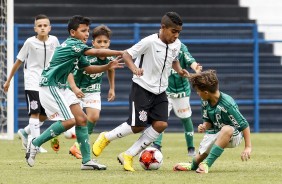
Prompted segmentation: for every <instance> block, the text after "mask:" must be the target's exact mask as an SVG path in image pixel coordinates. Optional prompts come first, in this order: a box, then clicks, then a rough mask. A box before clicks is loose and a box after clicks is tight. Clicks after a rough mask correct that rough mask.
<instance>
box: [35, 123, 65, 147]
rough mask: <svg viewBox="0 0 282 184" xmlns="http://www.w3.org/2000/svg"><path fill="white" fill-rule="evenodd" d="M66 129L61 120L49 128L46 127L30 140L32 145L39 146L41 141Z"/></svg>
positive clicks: (47, 139)
mask: <svg viewBox="0 0 282 184" xmlns="http://www.w3.org/2000/svg"><path fill="white" fill-rule="evenodd" d="M65 131H66V129H65V127H64V126H63V124H62V122H61V121H57V122H55V123H53V124H52V125H51V126H50V127H49V128H47V129H46V130H45V131H44V132H43V133H42V134H41V135H40V136H39V137H37V138H36V139H34V140H33V141H32V144H33V145H34V146H41V145H42V144H43V143H45V142H47V141H49V140H51V139H52V138H54V137H57V136H58V135H60V134H61V133H63V132H65Z"/></svg>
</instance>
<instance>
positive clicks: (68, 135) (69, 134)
mask: <svg viewBox="0 0 282 184" xmlns="http://www.w3.org/2000/svg"><path fill="white" fill-rule="evenodd" d="M64 136H65V138H67V139H76V134H75V127H72V128H71V129H68V130H67V131H65V132H64Z"/></svg>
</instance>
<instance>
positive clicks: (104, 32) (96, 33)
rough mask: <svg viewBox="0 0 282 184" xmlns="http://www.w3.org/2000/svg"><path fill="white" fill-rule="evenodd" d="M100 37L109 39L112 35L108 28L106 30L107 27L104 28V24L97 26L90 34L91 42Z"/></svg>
mask: <svg viewBox="0 0 282 184" xmlns="http://www.w3.org/2000/svg"><path fill="white" fill-rule="evenodd" d="M100 35H104V36H106V37H108V38H109V39H110V37H111V35H112V31H111V29H110V28H108V27H107V26H105V25H104V24H101V25H100V26H97V27H95V28H94V29H93V32H92V38H93V40H94V39H95V38H96V37H97V36H100Z"/></svg>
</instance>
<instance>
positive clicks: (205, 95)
mask: <svg viewBox="0 0 282 184" xmlns="http://www.w3.org/2000/svg"><path fill="white" fill-rule="evenodd" d="M195 90H196V91H197V94H198V95H199V96H200V97H201V99H202V100H208V99H209V92H208V91H201V90H199V89H198V88H197V87H196V88H195Z"/></svg>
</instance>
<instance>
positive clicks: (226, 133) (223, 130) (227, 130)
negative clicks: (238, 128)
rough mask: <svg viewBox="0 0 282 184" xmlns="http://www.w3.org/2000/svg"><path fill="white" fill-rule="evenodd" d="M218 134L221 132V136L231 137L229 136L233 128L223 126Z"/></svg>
mask: <svg viewBox="0 0 282 184" xmlns="http://www.w3.org/2000/svg"><path fill="white" fill-rule="evenodd" d="M220 132H221V133H222V134H225V135H230V136H231V135H232V134H233V132H234V128H233V127H231V126H229V125H225V126H223V127H222V128H221V130H220Z"/></svg>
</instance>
